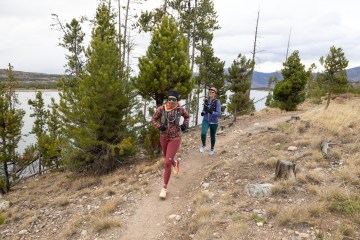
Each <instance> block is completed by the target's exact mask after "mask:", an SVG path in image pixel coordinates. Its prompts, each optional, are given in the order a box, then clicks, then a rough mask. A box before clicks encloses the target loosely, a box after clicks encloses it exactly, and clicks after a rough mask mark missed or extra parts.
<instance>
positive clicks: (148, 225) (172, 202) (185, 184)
mask: <svg viewBox="0 0 360 240" xmlns="http://www.w3.org/2000/svg"><path fill="white" fill-rule="evenodd" d="M194 152H195V151H194ZM194 152H192V154H191V155H192V157H191V159H189V158H188V156H185V155H187V154H185V155H183V156H184V157H183V159H185V158H186V160H185V161H183V160H182V161H181V163H180V173H179V174H178V175H174V174H173V173H172V175H171V177H170V181H169V185H168V197H167V199H166V200H161V199H160V198H159V193H160V190H161V187H162V182H163V181H162V176H161V177H159V178H157V180H156V181H155V182H153V183H151V184H149V189H150V194H149V195H148V197H146V198H144V199H143V202H142V203H141V204H139V207H138V209H137V210H136V212H135V214H134V215H133V216H132V217H131V218H130V220H129V222H128V223H127V227H126V229H125V232H124V233H123V234H122V236H121V238H120V239H123V240H129V239H133V240H137V239H139V240H140V239H162V238H161V237H162V236H163V234H164V232H165V230H166V228H167V222H168V218H169V216H170V215H172V214H176V215H181V212H182V211H183V209H184V208H185V207H186V206H184V205H185V203H186V201H185V199H186V198H187V194H188V192H189V190H190V189H192V188H195V187H196V186H198V185H199V182H200V181H201V178H202V176H201V175H199V174H198V173H199V172H200V171H201V168H202V167H203V165H204V161H202V159H200V157H201V156H200V154H199V153H196V154H195V153H194Z"/></svg>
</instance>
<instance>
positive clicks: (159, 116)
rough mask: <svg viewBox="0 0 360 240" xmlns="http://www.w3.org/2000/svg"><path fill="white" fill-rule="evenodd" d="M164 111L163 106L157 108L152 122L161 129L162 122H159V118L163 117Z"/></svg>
mask: <svg viewBox="0 0 360 240" xmlns="http://www.w3.org/2000/svg"><path fill="white" fill-rule="evenodd" d="M162 111H163V106H160V107H158V108H157V109H156V112H155V113H154V115H153V116H152V118H151V124H152V125H153V127H154V128H156V129H159V127H160V126H161V123H159V121H158V120H159V119H160V118H161V115H162Z"/></svg>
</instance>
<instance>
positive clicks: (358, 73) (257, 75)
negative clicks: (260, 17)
mask: <svg viewBox="0 0 360 240" xmlns="http://www.w3.org/2000/svg"><path fill="white" fill-rule="evenodd" d="M225 73H226V74H228V71H227V68H226V69H225ZM14 74H15V77H16V79H17V80H18V81H20V82H28V83H29V82H36V83H52V84H55V83H56V81H57V80H58V79H59V78H61V77H63V76H64V75H59V74H46V73H32V72H21V71H14ZM275 74H278V79H279V80H282V79H283V77H282V75H281V73H280V72H279V73H276V72H271V73H264V72H257V71H255V72H254V75H253V82H252V85H251V88H267V85H268V80H269V78H270V77H272V76H274V75H275ZM314 74H316V73H314ZM347 74H348V79H349V81H350V82H358V81H360V66H359V67H354V68H349V69H347ZM197 75H198V73H197V72H195V73H194V76H197ZM6 79H7V76H6V72H5V69H0V81H4V80H6Z"/></svg>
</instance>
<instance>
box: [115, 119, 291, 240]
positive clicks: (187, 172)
mask: <svg viewBox="0 0 360 240" xmlns="http://www.w3.org/2000/svg"><path fill="white" fill-rule="evenodd" d="M291 115H294V112H293V113H291V114H290V113H287V114H283V115H282V116H281V117H279V114H277V115H276V116H271V115H270V116H269V115H267V116H264V117H254V118H253V119H251V117H249V118H250V119H247V121H243V122H241V121H239V122H238V123H237V124H236V126H235V127H234V128H233V130H235V129H236V130H238V131H239V130H241V131H243V134H244V133H246V132H250V131H251V130H252V129H253V128H254V123H255V122H257V123H259V124H260V125H264V126H270V125H274V124H276V123H277V122H280V121H285V120H287V119H290V116H291ZM220 125H221V124H220ZM233 130H228V131H227V133H226V134H225V135H220V136H217V143H216V150H217V155H215V156H213V157H210V156H209V149H206V150H207V151H206V152H204V153H203V154H201V153H199V152H198V147H199V143H200V140H199V138H200V131H199V130H194V131H192V132H191V133H188V136H184V138H183V139H185V138H190V139H191V140H190V141H189V140H188V141H186V142H190V143H191V145H190V146H186V147H184V146H182V148H181V150H180V153H181V156H182V160H181V165H180V173H179V175H174V174H172V175H171V178H170V182H169V186H168V198H167V199H166V200H160V199H159V197H158V195H159V192H160V189H161V187H162V176H161V177H158V178H156V180H155V181H154V182H152V183H149V189H150V193H149V195H148V196H147V197H145V198H144V199H143V200H142V201H141V202H140V204H139V207H138V208H137V210H136V212H135V214H134V215H132V216H131V217H130V219H129V221H128V222H127V223H126V226H124V227H123V229H122V233H120V234H119V235H120V236H121V238H120V239H122V240H129V239H132V240H143V239H167V238H166V232H167V231H170V230H171V229H170V228H172V227H174V224H176V223H174V220H169V216H170V215H181V216H182V219H181V220H180V222H181V221H184V220H185V219H184V218H186V217H190V216H186V215H187V213H188V212H189V211H190V209H189V208H191V199H192V196H194V195H195V194H196V193H197V191H199V188H200V187H201V183H202V180H203V179H204V177H205V175H206V174H207V173H208V171H209V169H210V168H211V167H212V166H213V165H215V164H216V162H217V160H218V159H217V158H218V157H219V155H220V154H219V153H220V152H221V151H222V150H223V149H225V148H226V147H227V146H228V145H229V144H230V145H233V144H234V143H235V142H236V138H239V137H241V136H239V134H235V133H234V132H233ZM189 135H190V136H189ZM183 142H184V141H183ZM119 235H118V236H119ZM172 237H173V238H174V237H175V239H189V236H172ZM169 239H170V238H169Z"/></svg>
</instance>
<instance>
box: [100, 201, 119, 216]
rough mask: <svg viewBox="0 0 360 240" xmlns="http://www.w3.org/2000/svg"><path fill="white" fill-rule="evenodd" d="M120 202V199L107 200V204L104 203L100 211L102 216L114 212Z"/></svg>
mask: <svg viewBox="0 0 360 240" xmlns="http://www.w3.org/2000/svg"><path fill="white" fill-rule="evenodd" d="M118 204H119V200H112V201H107V202H105V204H103V205H102V206H101V207H100V209H99V211H100V213H101V215H102V216H106V215H108V214H110V213H112V212H114V211H115V209H116V208H117V206H118Z"/></svg>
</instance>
